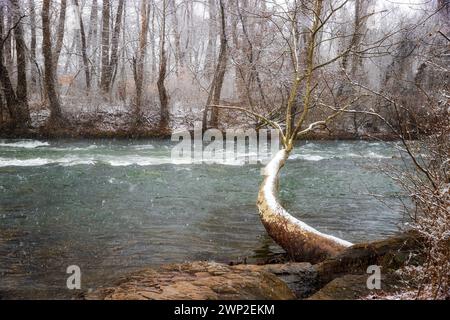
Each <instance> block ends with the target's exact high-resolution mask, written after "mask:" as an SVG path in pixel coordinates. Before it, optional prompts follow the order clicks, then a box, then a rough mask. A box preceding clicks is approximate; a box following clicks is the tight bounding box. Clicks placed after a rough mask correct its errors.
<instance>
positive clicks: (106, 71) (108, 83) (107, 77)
mask: <svg viewBox="0 0 450 320" xmlns="http://www.w3.org/2000/svg"><path fill="white" fill-rule="evenodd" d="M123 10H124V0H119V4H118V7H117V13H116V20H115V23H114V31H113V34H112V38H111V52H110V55H109V53H108V58H107V57H106V55H105V56H103V58H104V59H105V60H103V58H102V61H105V63H106V65H105V66H104V67H103V73H102V79H101V85H100V86H101V88H102V91H103V93H105V94H106V93H108V92H109V91H110V90H111V87H112V86H113V80H114V74H115V73H116V72H117V63H118V61H119V55H118V49H119V39H120V30H121V28H122V15H123ZM108 37H109V35H108ZM105 52H109V48H108V50H105Z"/></svg>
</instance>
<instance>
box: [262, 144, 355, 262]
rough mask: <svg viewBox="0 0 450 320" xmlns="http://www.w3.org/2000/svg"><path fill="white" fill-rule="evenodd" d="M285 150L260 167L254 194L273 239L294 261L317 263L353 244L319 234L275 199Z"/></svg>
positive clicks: (287, 156) (286, 157)
mask: <svg viewBox="0 0 450 320" xmlns="http://www.w3.org/2000/svg"><path fill="white" fill-rule="evenodd" d="M289 154H290V153H289V152H288V151H287V150H285V149H283V150H281V151H280V152H279V153H278V154H277V155H276V156H275V157H274V159H273V160H272V161H271V162H270V163H269V164H268V165H267V167H266V168H265V169H264V176H265V178H264V181H263V183H262V184H261V187H260V189H259V195H258V202H257V205H258V209H259V214H260V218H261V221H262V223H263V225H264V227H265V228H266V230H267V233H268V234H269V235H270V237H271V238H272V239H274V241H275V242H276V243H277V244H278V245H280V246H281V247H282V248H283V249H284V250H285V251H286V252H287V253H288V254H289V256H290V257H291V258H292V259H294V260H295V261H300V262H310V263H314V264H315V263H318V262H321V261H323V260H325V259H327V258H329V257H333V256H336V255H337V254H338V253H340V252H342V251H343V250H344V249H346V248H348V247H350V246H352V245H353V244H352V243H350V242H348V241H345V240H342V239H339V238H336V237H334V236H330V235H327V234H323V233H321V232H319V231H317V230H316V229H314V228H312V227H310V226H309V225H307V224H306V223H304V222H302V221H300V220H297V219H296V218H294V217H293V216H291V215H290V214H289V213H288V212H287V211H286V210H285V209H284V208H283V207H282V206H281V205H280V203H279V202H278V199H277V192H278V190H277V188H278V185H279V173H280V170H281V169H282V168H283V167H284V165H285V163H286V161H287V159H288V158H289Z"/></svg>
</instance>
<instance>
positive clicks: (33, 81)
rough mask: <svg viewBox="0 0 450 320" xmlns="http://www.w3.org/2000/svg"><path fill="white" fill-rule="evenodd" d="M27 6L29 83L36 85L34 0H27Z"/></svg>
mask: <svg viewBox="0 0 450 320" xmlns="http://www.w3.org/2000/svg"><path fill="white" fill-rule="evenodd" d="M28 6H29V8H30V35H31V39H30V60H31V64H32V65H33V66H32V67H31V71H30V74H31V84H32V85H33V86H34V87H36V85H37V75H36V70H37V66H36V64H37V60H36V57H37V55H36V46H37V40H36V5H35V3H34V0H29V1H28Z"/></svg>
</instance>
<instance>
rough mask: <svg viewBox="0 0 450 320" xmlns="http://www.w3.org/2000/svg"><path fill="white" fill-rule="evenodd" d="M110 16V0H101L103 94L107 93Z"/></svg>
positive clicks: (101, 83) (101, 86)
mask: <svg viewBox="0 0 450 320" xmlns="http://www.w3.org/2000/svg"><path fill="white" fill-rule="evenodd" d="M110 16H111V1H110V0H103V10H102V70H101V80H100V88H101V89H102V92H103V93H104V94H106V93H108V91H109V90H108V89H109V88H108V86H107V82H108V76H109V74H110V73H109V49H110V41H109V40H110V36H111V34H110Z"/></svg>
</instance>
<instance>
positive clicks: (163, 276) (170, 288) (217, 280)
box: [85, 262, 296, 300]
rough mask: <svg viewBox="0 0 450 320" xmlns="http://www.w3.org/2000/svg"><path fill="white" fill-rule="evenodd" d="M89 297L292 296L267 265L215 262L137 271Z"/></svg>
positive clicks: (124, 298)
mask: <svg viewBox="0 0 450 320" xmlns="http://www.w3.org/2000/svg"><path fill="white" fill-rule="evenodd" d="M85 298H86V299H89V300H98V299H102V300H103V299H105V300H237V299H239V300H292V299H295V298H296V297H295V295H294V293H293V292H292V291H291V290H290V289H289V287H288V286H287V284H286V283H284V282H283V281H282V280H280V279H278V278H277V277H276V276H275V275H274V274H272V273H269V272H267V271H264V270H263V267H258V266H252V267H243V266H234V267H230V266H227V265H223V264H218V263H211V262H194V263H186V264H179V265H169V266H164V267H161V268H160V269H157V270H154V269H147V270H144V271H142V272H138V273H135V274H133V275H131V276H129V277H127V278H125V279H123V280H122V281H120V283H118V285H117V286H116V287H112V288H106V289H100V290H98V291H96V292H94V293H92V294H88V295H87V296H86V297H85Z"/></svg>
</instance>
